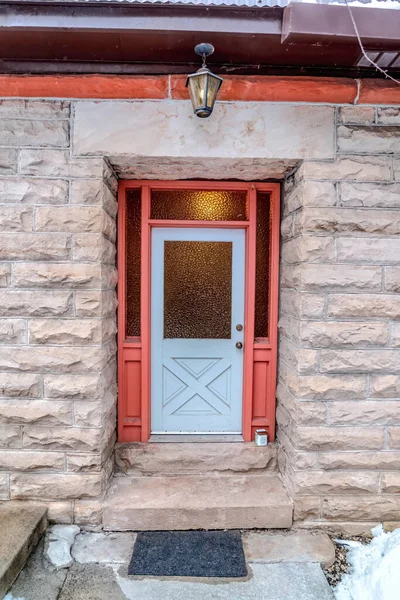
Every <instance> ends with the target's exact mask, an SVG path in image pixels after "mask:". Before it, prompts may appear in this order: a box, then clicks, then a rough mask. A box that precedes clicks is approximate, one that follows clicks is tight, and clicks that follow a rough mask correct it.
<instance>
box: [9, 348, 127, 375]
mask: <svg viewBox="0 0 400 600" xmlns="http://www.w3.org/2000/svg"><path fill="white" fill-rule="evenodd" d="M114 355H115V344H114V343H109V344H107V345H104V346H87V347H85V346H76V347H75V348H70V347H62V346H61V347H60V346H36V347H35V349H34V351H32V348H30V347H29V346H17V347H14V348H4V346H3V347H0V371H1V370H3V371H38V372H41V373H53V372H60V373H65V372H67V373H68V372H70V373H73V372H86V371H97V370H101V369H102V368H103V367H105V366H106V365H107V363H108V362H109V361H110V360H111V359H112V358H113V356H114Z"/></svg>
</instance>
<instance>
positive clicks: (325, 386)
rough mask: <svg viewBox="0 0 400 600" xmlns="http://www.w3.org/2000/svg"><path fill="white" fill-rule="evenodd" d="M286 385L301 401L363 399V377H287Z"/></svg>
mask: <svg viewBox="0 0 400 600" xmlns="http://www.w3.org/2000/svg"><path fill="white" fill-rule="evenodd" d="M287 383H288V386H289V389H290V390H291V391H292V393H293V394H294V396H296V397H297V398H299V399H303V400H346V399H347V398H364V397H365V394H366V389H367V383H366V377H365V375H320V374H316V375H301V376H298V375H295V374H294V373H290V374H289V375H288V379H287Z"/></svg>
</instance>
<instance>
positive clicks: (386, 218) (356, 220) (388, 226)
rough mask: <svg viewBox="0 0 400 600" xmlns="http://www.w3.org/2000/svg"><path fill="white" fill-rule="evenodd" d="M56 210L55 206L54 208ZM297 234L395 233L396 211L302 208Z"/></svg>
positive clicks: (397, 226)
mask: <svg viewBox="0 0 400 600" xmlns="http://www.w3.org/2000/svg"><path fill="white" fill-rule="evenodd" d="M56 210H57V209H56ZM301 233H314V234H315V233H342V234H351V233H357V234H358V233H368V234H383V235H387V236H389V235H398V234H399V233H400V222H399V219H398V213H397V212H395V211H388V210H361V209H356V208H354V209H353V208H349V209H347V210H343V208H340V207H338V208H324V209H322V208H303V210H301V211H300V212H299V213H297V215H296V217H295V223H294V234H295V235H298V234H301Z"/></svg>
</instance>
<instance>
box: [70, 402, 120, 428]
mask: <svg viewBox="0 0 400 600" xmlns="http://www.w3.org/2000/svg"><path fill="white" fill-rule="evenodd" d="M114 412H115V399H114V397H113V395H111V394H107V395H105V397H104V398H103V402H102V404H101V405H100V403H98V402H93V401H88V402H85V401H81V400H76V401H75V402H74V424H75V425H76V427H102V425H103V424H104V422H105V421H106V420H107V418H112V419H113V418H114Z"/></svg>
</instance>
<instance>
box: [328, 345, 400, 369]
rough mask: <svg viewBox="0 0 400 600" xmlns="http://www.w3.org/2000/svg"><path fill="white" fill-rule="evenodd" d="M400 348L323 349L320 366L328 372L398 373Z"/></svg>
mask: <svg viewBox="0 0 400 600" xmlns="http://www.w3.org/2000/svg"><path fill="white" fill-rule="evenodd" d="M399 361H400V350H322V351H321V354H320V368H321V371H322V372H328V373H374V372H375V373H379V372H389V373H397V371H398V369H399V364H400V362H399Z"/></svg>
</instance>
